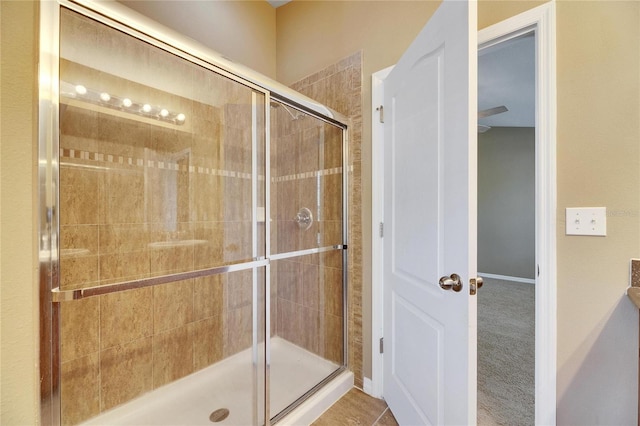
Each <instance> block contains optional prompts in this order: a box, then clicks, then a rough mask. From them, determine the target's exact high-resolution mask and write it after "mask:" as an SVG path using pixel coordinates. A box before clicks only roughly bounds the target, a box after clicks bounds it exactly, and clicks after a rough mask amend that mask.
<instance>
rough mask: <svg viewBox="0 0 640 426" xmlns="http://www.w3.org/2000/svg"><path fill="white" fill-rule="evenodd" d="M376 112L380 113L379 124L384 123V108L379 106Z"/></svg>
mask: <svg viewBox="0 0 640 426" xmlns="http://www.w3.org/2000/svg"><path fill="white" fill-rule="evenodd" d="M376 111H378V112H380V122H381V123H384V106H382V105H380V106H379V107H378V108H376Z"/></svg>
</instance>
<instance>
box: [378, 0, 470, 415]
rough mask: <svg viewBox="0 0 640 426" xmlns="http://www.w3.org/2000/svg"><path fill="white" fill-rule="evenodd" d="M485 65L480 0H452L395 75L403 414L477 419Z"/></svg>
mask: <svg viewBox="0 0 640 426" xmlns="http://www.w3.org/2000/svg"><path fill="white" fill-rule="evenodd" d="M476 73H477V23H476V4H475V2H466V1H447V0H445V1H444V2H443V3H442V4H441V5H440V7H439V9H438V10H437V11H436V13H435V14H434V16H433V17H432V18H431V20H430V21H429V22H428V23H427V25H426V27H425V28H424V29H423V30H422V31H421V33H420V34H419V35H418V37H417V39H416V40H415V41H414V42H413V44H412V45H411V46H410V48H409V49H408V50H407V52H406V53H405V54H404V55H403V57H402V58H401V59H400V61H399V62H398V64H397V65H396V66H395V68H394V69H393V71H391V73H390V74H389V76H388V77H387V78H386V79H385V80H384V122H385V123H384V134H385V137H384V145H385V148H384V149H385V152H384V155H385V165H384V170H385V182H384V197H385V208H384V218H385V229H384V233H385V235H384V243H383V247H384V271H385V272H384V284H383V286H384V318H385V321H384V343H385V349H384V398H385V399H386V400H387V402H388V404H389V407H390V408H391V410H392V411H393V413H394V415H395V416H396V418H397V420H398V422H399V423H400V424H401V425H420V424H438V425H468V424H475V422H476V299H475V296H472V295H470V281H469V280H470V278H475V277H476V272H477V271H476V164H477V159H476V157H477V150H476V143H477V134H476V129H477V127H476V125H477V87H476V86H477V84H476ZM452 274H456V275H457V276H458V277H459V282H460V284H461V285H462V288H461V290H460V291H454V289H453V288H451V289H448V290H446V289H444V288H442V286H441V285H440V281H443V284H445V286H446V285H447V284H448V285H450V284H452V281H456V280H455V278H456V276H455V275H452ZM444 277H448V278H453V279H451V280H442V279H441V278H444ZM453 287H454V288H455V287H456V286H455V285H454V286H453Z"/></svg>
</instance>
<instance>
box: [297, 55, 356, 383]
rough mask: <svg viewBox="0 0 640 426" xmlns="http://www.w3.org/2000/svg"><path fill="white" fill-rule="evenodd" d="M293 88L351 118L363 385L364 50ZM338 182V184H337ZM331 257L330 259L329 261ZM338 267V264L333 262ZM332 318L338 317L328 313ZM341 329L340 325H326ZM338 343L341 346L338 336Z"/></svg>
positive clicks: (352, 323)
mask: <svg viewBox="0 0 640 426" xmlns="http://www.w3.org/2000/svg"><path fill="white" fill-rule="evenodd" d="M291 87H292V88H293V89H295V90H297V91H299V92H301V93H302V94H304V95H307V96H309V97H311V98H312V99H315V100H317V101H319V102H321V103H323V104H325V105H327V106H329V107H331V108H333V109H334V110H336V111H338V112H340V113H342V114H344V115H345V116H346V117H347V118H349V119H350V126H349V170H348V173H349V175H348V178H349V187H348V189H347V190H348V202H349V214H348V216H349V247H350V250H349V253H348V289H347V294H348V307H347V313H348V318H347V321H348V333H349V334H348V354H349V359H348V366H349V368H350V369H351V370H352V371H353V372H354V374H355V383H356V386H359V387H362V384H363V374H362V220H361V215H360V214H359V212H360V211H361V209H362V194H361V188H362V180H361V144H362V52H357V53H354V54H353V55H350V56H349V57H346V58H344V59H342V60H341V61H339V62H337V63H335V64H333V65H330V66H328V67H326V68H325V69H323V70H321V71H318V72H317V73H314V74H312V75H309V76H307V77H305V78H304V79H302V80H300V81H298V82H296V83H293V84H292V85H291ZM335 184H337V183H335ZM330 262H331V260H329V261H328V262H327V264H331V263H330ZM333 266H335V265H333ZM328 318H329V319H330V320H335V319H336V317H334V316H329V317H328ZM325 326H326V327H332V328H338V325H337V324H329V323H328V322H327V323H326V324H325ZM333 337H334V338H335V344H332V348H335V347H336V346H337V345H338V340H337V338H338V336H335V335H334V336H333Z"/></svg>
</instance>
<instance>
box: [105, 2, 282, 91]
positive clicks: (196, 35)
mask: <svg viewBox="0 0 640 426" xmlns="http://www.w3.org/2000/svg"><path fill="white" fill-rule="evenodd" d="M118 1H119V2H120V3H122V4H124V5H125V6H127V7H129V8H131V9H133V10H135V11H137V12H139V13H141V14H143V15H145V16H148V17H149V18H151V19H153V20H155V21H158V22H159V23H161V24H163V25H166V26H167V27H170V28H172V29H174V30H176V31H178V32H180V33H182V34H185V35H187V36H189V37H191V38H193V39H194V40H198V41H199V42H201V43H203V44H204V45H206V46H208V47H210V48H211V49H213V50H215V51H217V52H218V53H221V54H222V55H224V56H226V57H228V58H229V59H231V60H232V61H234V62H238V63H240V64H243V65H246V66H248V67H250V68H253V69H254V70H256V71H258V72H261V73H262V74H264V75H266V76H268V77H271V78H274V79H275V76H276V56H275V51H276V10H275V9H274V8H273V7H271V5H269V3H267V2H266V1H264V0H258V1H253V0H249V1H233V0H232V1H227V0H220V1H197V0H196V1H193V0H186V1H140V0H118ZM247 40H250V42H247Z"/></svg>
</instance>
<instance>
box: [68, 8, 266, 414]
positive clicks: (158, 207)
mask: <svg viewBox="0 0 640 426" xmlns="http://www.w3.org/2000/svg"><path fill="white" fill-rule="evenodd" d="M60 31H61V43H60V76H59V77H60V85H59V91H60V124H59V129H60V133H59V156H58V158H59V243H60V251H59V253H60V258H59V270H60V274H59V289H58V293H57V297H58V298H59V299H60V307H59V309H60V321H61V327H60V354H59V356H60V361H61V375H60V384H61V412H62V417H61V418H62V423H63V424H76V423H79V422H83V421H89V422H96V423H103V424H104V423H109V424H111V423H122V422H125V423H126V422H127V421H128V422H129V423H131V422H133V423H136V422H143V423H149V422H151V423H153V422H164V423H166V424H172V423H173V424H178V423H180V424H183V423H187V424H195V423H198V422H200V423H201V422H202V420H204V421H205V422H209V417H210V416H211V417H212V418H213V417H216V416H217V417H221V416H228V419H229V421H230V422H232V423H235V424H264V422H265V419H264V399H265V394H264V383H265V378H264V374H265V327H266V323H265V317H266V307H265V300H266V297H265V289H266V265H267V262H266V260H265V254H266V252H265V246H266V240H265V222H264V214H262V217H259V213H258V212H260V211H264V206H265V184H266V180H265V142H266V137H265V116H266V108H265V103H266V94H265V93H264V92H262V91H260V90H257V88H255V87H250V86H247V85H245V84H241V83H239V82H238V81H235V80H233V79H231V78H229V77H227V76H225V75H222V74H220V73H216V72H213V71H212V70H210V69H207V68H205V67H203V66H200V65H198V64H196V63H194V62H191V61H187V60H185V59H183V58H181V57H178V56H176V55H174V54H172V53H170V52H168V51H166V50H163V49H160V48H159V47H155V46H153V45H151V44H149V43H147V42H145V41H143V40H140V39H138V38H135V37H132V36H130V35H128V34H125V33H123V32H120V31H117V30H115V29H114V28H112V27H109V26H107V25H105V24H102V23H99V22H96V21H94V20H92V19H90V18H88V17H86V16H82V15H80V14H78V13H76V12H73V11H71V10H68V9H64V8H63V9H61V21H60ZM222 360H224V362H225V363H226V364H225V366H224V367H222V368H219V369H218V370H219V371H213V370H215V368H213V370H212V366H215V365H218V364H220V362H221V361H222ZM194 372H202V374H204V379H203V380H204V383H205V385H204V386H203V385H201V384H199V383H198V381H197V380H196V381H194V383H188V384H185V383H187V382H188V380H189V379H188V377H190V376H191V375H192V374H193V373H194ZM181 379H182V380H181ZM201 381H202V380H201ZM176 383H177V384H176ZM167 385H170V386H173V388H168V387H167ZM175 386H178V387H175ZM166 389H171V390H169V391H166ZM152 391H154V392H152ZM167 392H169V394H170V395H171V397H169V398H167V397H164V396H162V395H164V394H166V393H167ZM149 395H153V397H151V398H149ZM140 397H142V398H143V399H142V400H140ZM145 398H146V399H145ZM134 400H136V401H142V402H135V401H134ZM131 401H134V402H131ZM196 402H197V403H196ZM125 403H126V405H124V406H123V404H125ZM131 404H134V405H131ZM116 407H119V408H116ZM141 407H147V408H149V407H153V408H152V409H150V410H149V409H143V408H141ZM188 407H191V408H190V409H188ZM123 419H129V420H126V421H125V420H123Z"/></svg>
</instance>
